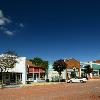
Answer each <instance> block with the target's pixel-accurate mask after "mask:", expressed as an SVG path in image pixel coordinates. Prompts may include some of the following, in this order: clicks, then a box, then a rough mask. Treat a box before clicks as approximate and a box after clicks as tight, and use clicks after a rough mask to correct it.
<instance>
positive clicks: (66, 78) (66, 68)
mask: <svg viewBox="0 0 100 100" xmlns="http://www.w3.org/2000/svg"><path fill="white" fill-rule="evenodd" d="M66 80H68V72H67V68H66Z"/></svg>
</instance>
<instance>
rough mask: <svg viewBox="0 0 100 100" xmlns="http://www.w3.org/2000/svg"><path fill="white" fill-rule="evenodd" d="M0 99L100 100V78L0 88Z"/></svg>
mask: <svg viewBox="0 0 100 100" xmlns="http://www.w3.org/2000/svg"><path fill="white" fill-rule="evenodd" d="M0 100H100V80H90V81H88V82H87V83H59V84H53V85H42V86H28V87H21V88H5V89H0Z"/></svg>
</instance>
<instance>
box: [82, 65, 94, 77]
mask: <svg viewBox="0 0 100 100" xmlns="http://www.w3.org/2000/svg"><path fill="white" fill-rule="evenodd" d="M92 71H93V68H91V66H90V65H86V66H84V73H85V74H86V77H87V75H89V76H90V73H91V72H92Z"/></svg>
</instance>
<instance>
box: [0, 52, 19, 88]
mask: <svg viewBox="0 0 100 100" xmlns="http://www.w3.org/2000/svg"><path fill="white" fill-rule="evenodd" d="M17 58H18V56H17V55H16V54H15V53H14V52H13V51H7V52H5V53H4V54H1V55H0V69H1V74H2V80H1V81H2V87H3V72H7V71H8V70H9V69H10V68H14V67H15V64H16V63H17Z"/></svg>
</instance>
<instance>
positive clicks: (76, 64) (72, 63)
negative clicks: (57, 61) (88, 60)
mask: <svg viewBox="0 0 100 100" xmlns="http://www.w3.org/2000/svg"><path fill="white" fill-rule="evenodd" d="M65 63H66V64H67V67H68V68H73V67H76V68H80V61H78V60H76V59H74V58H72V59H66V60H65Z"/></svg>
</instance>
